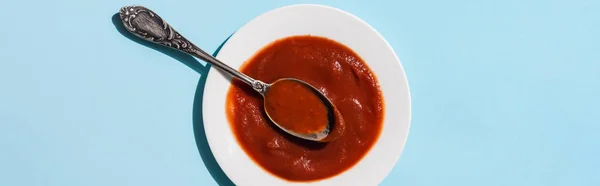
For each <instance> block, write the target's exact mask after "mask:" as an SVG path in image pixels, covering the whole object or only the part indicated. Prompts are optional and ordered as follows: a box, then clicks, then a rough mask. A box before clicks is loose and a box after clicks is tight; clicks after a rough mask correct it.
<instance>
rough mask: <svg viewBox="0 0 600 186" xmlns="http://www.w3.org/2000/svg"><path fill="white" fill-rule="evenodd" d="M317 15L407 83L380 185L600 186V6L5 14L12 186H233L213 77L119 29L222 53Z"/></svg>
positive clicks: (2, 152)
mask: <svg viewBox="0 0 600 186" xmlns="http://www.w3.org/2000/svg"><path fill="white" fill-rule="evenodd" d="M309 2H321V3H324V4H327V5H332V6H335V7H338V8H341V9H344V10H346V11H349V12H351V13H353V14H355V15H357V16H359V17H361V18H362V19H364V20H365V21H367V22H368V23H370V24H371V25H372V26H373V27H375V28H376V29H377V30H378V31H379V32H380V33H381V34H382V35H383V36H384V37H385V38H386V39H387V40H388V42H390V44H391V45H392V46H393V47H394V49H395V50H396V52H397V53H398V55H399V57H400V59H401V61H402V64H403V65H404V67H405V70H406V73H407V74H408V78H409V82H410V88H411V94H412V99H413V120H412V128H411V132H410V135H409V139H408V142H407V145H406V148H405V151H404V153H403V155H402V157H401V158H400V160H399V162H398V164H397V165H396V167H395V168H394V170H393V171H392V172H391V174H390V175H389V176H388V177H387V178H386V179H385V181H384V182H383V183H382V184H381V185H433V186H437V185H457V186H458V185H460V186H480V185H486V186H496V185H498V186H500V185H524V186H533V185H540V186H554V185H590V186H591V185H600V176H598V175H600V168H599V167H600V160H599V159H598V157H600V137H598V135H597V133H598V132H599V131H600V113H599V112H600V106H599V105H600V97H599V95H600V52H599V51H600V1H597V0H573V1H567V0H562V1H556V0H539V1H532V0H506V1H477V0H456V1H441V0H440V1H430V0H425V1H389V2H383V1H381V2H377V3H369V2H367V1H349V0H338V1H298V2H294V1H258V2H256V1H237V2H229V1H227V2H226V1H199V0H194V1H192V0H173V1H146V0H139V1H131V0H103V1H100V0H95V1H75V0H58V1H14V0H13V1H9V0H3V1H0V9H1V11H0V20H1V22H2V25H3V26H2V29H0V35H2V36H3V37H2V43H3V45H2V46H1V47H0V48H1V49H2V50H0V185H3V186H4V185H6V186H8V185H56V186H71V185H73V186H74V185H98V186H104V185H216V184H217V182H216V181H215V179H214V178H213V176H214V177H216V178H217V180H219V181H220V182H222V183H226V178H223V177H222V176H223V175H222V173H220V172H219V170H218V166H216V164H214V160H212V159H211V158H212V157H211V156H210V153H207V148H206V147H205V143H206V142H205V141H203V140H202V137H203V132H204V131H202V130H200V129H199V128H198V126H201V124H202V123H201V118H198V115H199V112H200V111H199V110H198V106H197V105H198V104H199V103H198V100H199V99H197V98H196V96H201V95H202V88H203V86H202V83H200V85H198V82H202V80H201V77H202V74H203V72H205V71H206V68H205V67H204V66H202V65H198V64H194V62H195V60H194V59H190V58H186V57H185V56H178V54H174V53H172V52H169V51H168V50H162V49H160V48H155V49H153V48H152V46H144V45H140V43H138V42H135V41H132V40H130V39H127V37H124V36H123V35H121V34H120V33H119V32H118V31H117V28H115V26H114V25H113V22H112V21H111V17H112V16H113V15H114V13H116V12H117V11H118V9H119V8H120V7H121V6H124V5H129V4H141V5H145V6H147V7H150V8H152V9H154V10H156V12H158V13H159V14H160V15H161V16H162V17H163V18H165V19H167V20H168V21H169V22H170V23H171V25H173V26H174V27H175V28H176V29H177V30H179V31H180V32H181V33H182V34H183V35H185V36H186V37H188V38H189V39H191V40H192V41H194V42H195V43H197V44H198V45H199V46H200V47H201V48H204V49H206V50H207V51H209V52H213V51H215V50H216V49H217V47H218V46H219V45H220V44H221V43H222V42H223V41H224V40H225V39H226V38H227V37H228V36H229V35H230V34H231V33H233V32H234V31H235V30H236V29H238V28H239V27H240V26H242V25H243V24H244V23H245V22H247V21H249V20H251V19H253V18H254V17H255V16H257V15H259V14H260V13H262V12H265V11H268V10H270V9H273V8H276V7H280V6H283V5H288V4H293V3H309ZM230 3H234V4H235V5H230ZM201 23H203V24H204V25H213V26H201ZM142 44H143V43H142ZM165 53H166V54H169V55H165ZM174 58H175V59H174ZM176 59H177V60H176ZM178 61H179V62H178ZM182 63H183V64H182ZM190 67H192V68H190ZM197 85H198V86H197ZM197 89H198V90H199V91H198V92H197ZM195 105H196V106H195ZM199 121H200V122H199ZM197 137H199V138H197ZM203 144H204V146H203ZM199 149H200V153H199ZM201 154H202V155H201ZM207 167H208V168H207ZM209 170H210V171H209ZM224 180H225V181H224Z"/></svg>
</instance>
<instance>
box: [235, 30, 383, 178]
mask: <svg viewBox="0 0 600 186" xmlns="http://www.w3.org/2000/svg"><path fill="white" fill-rule="evenodd" d="M241 71H242V72H244V73H246V74H248V75H249V76H251V77H254V78H256V79H259V80H262V81H264V82H267V83H272V82H274V81H276V80H278V79H281V78H297V79H300V80H302V81H305V82H307V83H309V84H310V85H312V86H314V87H315V88H317V89H318V90H319V91H320V92H322V93H323V94H324V95H325V96H326V97H327V98H329V99H330V100H331V101H332V102H333V104H334V105H335V106H336V108H337V113H336V114H338V115H341V117H342V118H343V121H344V128H345V129H344V130H343V132H342V133H338V135H339V137H338V138H337V139H335V140H333V141H331V142H327V143H320V142H310V141H306V140H302V139H298V138H295V137H293V136H290V135H289V134H287V133H285V132H283V131H281V129H279V128H277V127H276V126H274V125H273V124H272V123H271V122H270V120H269V119H268V118H267V116H266V114H265V111H264V110H263V107H264V106H263V98H262V96H261V95H259V94H258V93H256V92H255V91H254V90H252V88H251V87H250V86H248V85H246V84H244V83H242V82H240V81H237V80H234V81H233V82H232V86H231V88H230V90H229V92H228V95H227V105H226V109H227V110H226V113H227V116H228V117H229V121H230V124H231V125H232V129H233V133H234V135H235V136H236V139H237V140H238V142H239V144H240V145H241V146H242V148H243V149H244V151H245V152H246V153H247V154H248V155H249V156H250V157H251V159H253V160H254V161H255V162H256V163H257V164H258V165H260V166H261V167H262V168H264V169H265V170H266V171H268V172H270V173H272V174H274V175H276V176H278V177H280V178H283V179H285V180H289V181H315V180H320V179H325V178H329V177H332V176H335V175H337V174H340V173H342V172H343V171H345V170H347V169H349V168H351V167H352V166H354V165H355V164H356V163H357V162H358V161H360V159H361V158H363V157H364V155H365V154H366V153H367V152H368V151H369V149H370V148H371V147H372V145H373V144H374V143H375V142H376V141H377V138H378V136H379V134H380V131H381V128H382V121H383V114H384V102H383V97H382V95H381V91H380V90H379V85H378V82H377V79H376V78H375V75H374V74H373V73H372V72H371V70H370V69H369V68H368V67H367V65H366V64H365V63H364V62H363V60H362V59H361V58H360V57H359V56H358V55H356V54H355V53H354V52H353V51H352V50H350V49H349V48H347V47H345V46H344V45H342V44H340V43H337V42H335V41H333V40H329V39H326V38H322V37H315V36H294V37H288V38H284V39H281V40H278V41H276V42H274V43H272V44H270V45H268V46H266V47H265V48H263V49H262V50H261V51H259V52H258V53H257V54H255V56H254V57H252V58H251V59H250V60H249V61H247V62H246V63H245V66H243V67H242V68H241Z"/></svg>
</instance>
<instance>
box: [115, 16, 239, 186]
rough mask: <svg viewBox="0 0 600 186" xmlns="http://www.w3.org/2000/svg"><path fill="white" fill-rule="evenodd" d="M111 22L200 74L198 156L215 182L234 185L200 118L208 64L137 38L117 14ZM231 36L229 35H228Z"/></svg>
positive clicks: (196, 128)
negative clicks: (217, 157)
mask: <svg viewBox="0 0 600 186" xmlns="http://www.w3.org/2000/svg"><path fill="white" fill-rule="evenodd" d="M112 22H113V24H114V26H115V28H116V29H117V31H118V32H119V33H120V34H121V35H123V36H125V37H126V38H128V39H130V40H132V41H134V42H136V43H138V44H140V45H143V46H146V47H148V48H151V49H154V50H156V51H158V52H161V53H163V54H165V55H168V56H170V57H172V58H174V59H176V60H177V61H179V62H181V63H183V64H184V65H186V66H188V67H190V68H191V69H193V70H194V71H196V72H198V73H199V74H200V75H201V76H200V80H198V86H197V87H196V94H195V96H194V106H193V111H192V112H193V119H192V120H193V129H194V137H195V139H196V146H197V148H198V151H199V153H200V157H201V158H202V162H204V166H206V168H207V169H208V172H209V173H210V175H211V176H212V177H213V179H215V181H216V182H217V184H219V185H222V186H234V185H235V184H233V182H232V181H231V180H230V179H229V178H228V177H227V175H225V172H223V169H221V167H220V166H219V164H218V163H217V161H216V159H215V157H214V155H213V154H212V151H211V150H210V147H209V146H208V141H207V139H206V131H204V120H203V118H202V96H203V95H204V85H205V83H206V77H207V75H208V70H209V69H210V64H206V65H202V64H201V63H200V62H199V61H198V60H197V59H196V58H194V57H192V56H191V55H189V54H185V53H183V52H180V51H177V50H175V49H172V48H169V47H166V46H162V45H158V44H155V43H152V42H150V41H146V40H144V39H142V38H139V37H137V36H135V35H133V34H131V33H130V32H129V31H127V29H125V27H124V26H123V23H122V21H121V18H120V17H119V14H118V13H116V14H114V15H113V16H112ZM229 37H231V35H229ZM229 37H227V38H226V39H225V41H223V43H221V45H220V46H219V47H218V48H217V50H215V52H214V53H213V56H216V55H217V54H218V53H219V51H220V50H221V47H223V45H224V44H225V43H226V42H227V40H228V39H229Z"/></svg>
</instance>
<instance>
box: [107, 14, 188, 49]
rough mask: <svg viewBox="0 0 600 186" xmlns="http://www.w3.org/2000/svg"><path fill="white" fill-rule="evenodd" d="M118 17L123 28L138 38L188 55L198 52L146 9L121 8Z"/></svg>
mask: <svg viewBox="0 0 600 186" xmlns="http://www.w3.org/2000/svg"><path fill="white" fill-rule="evenodd" d="M119 15H120V17H121V20H122V21H123V25H124V26H125V28H126V29H127V30H129V32H131V33H133V34H134V35H136V36H138V37H141V38H143V39H145V40H148V41H151V42H155V43H158V44H161V45H165V46H168V47H172V48H175V49H179V50H183V51H185V52H188V53H196V52H198V51H199V49H198V48H197V47H196V46H194V45H193V44H192V43H190V42H189V41H188V40H187V39H185V38H184V37H182V36H181V35H180V34H179V33H178V32H177V31H175V30H174V29H173V28H171V26H170V25H169V24H167V22H165V21H164V20H163V19H161V18H160V16H158V15H157V14H156V13H154V12H152V11H151V10H150V9H148V8H146V7H143V6H126V7H123V8H121V10H120V11H119Z"/></svg>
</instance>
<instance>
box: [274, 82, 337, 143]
mask: <svg viewBox="0 0 600 186" xmlns="http://www.w3.org/2000/svg"><path fill="white" fill-rule="evenodd" d="M264 103H265V110H266V112H267V114H268V115H269V116H270V117H271V119H273V121H275V122H277V124H278V125H279V126H281V127H283V128H285V129H287V130H290V131H293V132H296V133H300V134H313V133H317V132H320V131H323V130H325V128H326V127H327V125H328V123H329V112H328V108H327V106H326V105H325V104H324V103H323V101H321V98H320V97H319V96H318V95H317V94H316V93H315V91H313V89H312V88H311V87H309V86H308V85H306V84H303V83H301V82H298V81H295V80H278V81H277V82H275V83H274V84H273V85H271V86H270V87H269V90H268V91H267V93H266V94H265V97H264Z"/></svg>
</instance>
